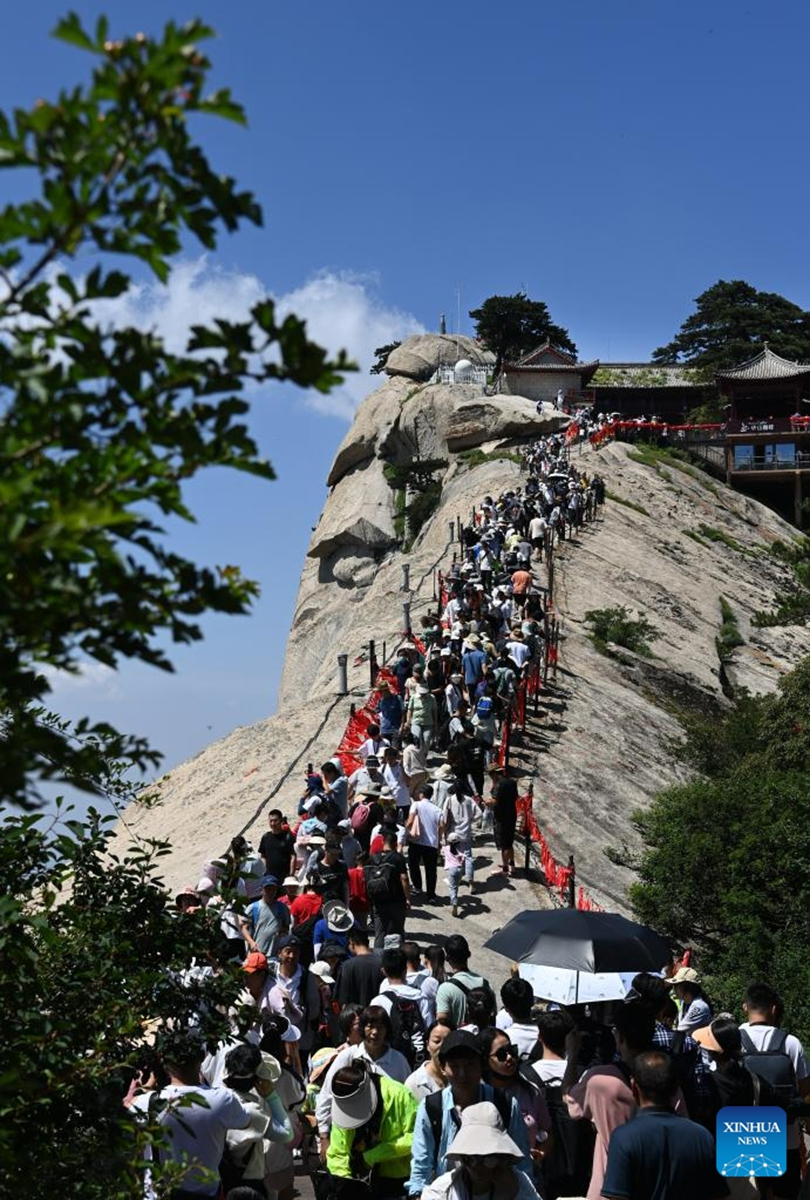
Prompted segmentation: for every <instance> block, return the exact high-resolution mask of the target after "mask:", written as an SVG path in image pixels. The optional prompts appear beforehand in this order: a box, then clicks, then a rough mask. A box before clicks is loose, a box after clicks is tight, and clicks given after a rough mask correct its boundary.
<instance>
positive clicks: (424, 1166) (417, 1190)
mask: <svg viewBox="0 0 810 1200" xmlns="http://www.w3.org/2000/svg"><path fill="white" fill-rule="evenodd" d="M492 1096H493V1089H492V1087H491V1086H490V1085H489V1084H488V1083H482V1084H481V1085H480V1088H479V1092H478V1100H479V1101H480V1100H491V1099H492ZM441 1097H442V1133H441V1138H440V1139H439V1148H438V1153H437V1151H436V1144H435V1142H434V1140H433V1129H432V1127H431V1124H430V1117H429V1116H428V1114H427V1110H426V1109H425V1101H424V1100H422V1101H420V1104H419V1108H418V1110H417V1113H416V1124H415V1126H414V1130H413V1146H412V1148H411V1177H410V1179H409V1180H408V1182H407V1183H406V1185H405V1190H406V1192H407V1193H408V1195H409V1196H413V1197H417V1196H421V1195H422V1192H423V1191H424V1189H425V1188H426V1187H427V1185H428V1184H429V1183H432V1182H433V1180H434V1179H437V1178H438V1176H439V1175H443V1174H444V1173H445V1171H449V1170H450V1164H449V1163H448V1162H447V1147H448V1146H449V1145H450V1143H451V1142H452V1140H453V1138H454V1137H455V1136H456V1133H457V1132H458V1129H459V1124H460V1121H459V1117H458V1113H456V1114H455V1118H454V1117H453V1116H452V1115H451V1109H454V1107H455V1105H454V1101H453V1089H452V1087H446V1088H444V1089H443V1090H442V1092H441ZM511 1112H512V1116H511V1119H510V1121H509V1128H508V1130H507V1133H508V1134H509V1136H510V1137H511V1138H512V1140H513V1141H514V1142H517V1145H518V1147H519V1148H520V1149H521V1150H522V1151H523V1155H524V1157H523V1158H522V1159H521V1160H520V1162H518V1163H515V1166H516V1167H517V1168H518V1170H520V1171H523V1173H524V1175H528V1177H529V1179H531V1177H532V1168H531V1161H530V1159H529V1141H528V1138H527V1137H526V1125H525V1124H524V1121H523V1114H522V1113H521V1111H520V1106H519V1105H518V1102H517V1100H515V1099H514V1098H513V1099H512V1105H511ZM434 1163H435V1166H434ZM689 1200H694V1198H693V1197H690V1198H689Z"/></svg>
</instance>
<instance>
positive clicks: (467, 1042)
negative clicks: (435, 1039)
mask: <svg viewBox="0 0 810 1200" xmlns="http://www.w3.org/2000/svg"><path fill="white" fill-rule="evenodd" d="M457 1054H468V1055H472V1056H474V1057H476V1058H480V1057H481V1046H480V1044H479V1042H478V1038H477V1037H476V1035H475V1034H474V1033H470V1031H469V1029H454V1030H453V1032H452V1033H448V1035H447V1037H446V1038H445V1039H444V1041H443V1042H442V1044H441V1047H440V1049H439V1062H441V1063H443V1062H446V1061H447V1059H448V1058H449V1057H450V1056H451V1055H453V1056H455V1055H457Z"/></svg>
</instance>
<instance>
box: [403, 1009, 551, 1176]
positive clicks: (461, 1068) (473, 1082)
mask: <svg viewBox="0 0 810 1200" xmlns="http://www.w3.org/2000/svg"><path fill="white" fill-rule="evenodd" d="M438 1057H439V1062H440V1064H441V1066H442V1069H443V1070H444V1073H445V1075H446V1076H447V1079H448V1086H447V1087H446V1088H444V1089H443V1090H442V1091H439V1092H434V1093H433V1094H432V1095H431V1096H427V1097H426V1098H425V1099H424V1100H422V1101H421V1102H420V1104H419V1109H418V1112H417V1114H416V1124H415V1126H414V1131H413V1149H412V1154H411V1176H410V1179H409V1180H408V1182H407V1184H406V1191H407V1193H408V1195H409V1196H412V1197H414V1200H416V1198H417V1197H419V1196H421V1195H422V1192H423V1191H424V1189H425V1188H426V1187H427V1186H428V1184H430V1183H432V1182H433V1180H434V1179H436V1178H437V1177H438V1176H439V1175H443V1174H444V1173H445V1172H446V1171H447V1170H448V1169H449V1164H448V1162H447V1148H448V1146H449V1145H450V1143H451V1142H452V1141H453V1138H454V1137H455V1136H456V1133H457V1132H458V1130H459V1128H460V1126H461V1113H462V1112H463V1111H464V1110H465V1109H466V1108H469V1107H470V1105H472V1104H479V1103H480V1102H481V1101H482V1100H489V1101H490V1102H491V1103H493V1104H494V1105H495V1107H496V1108H497V1110H498V1112H499V1114H500V1117H501V1120H502V1122H503V1126H504V1129H505V1130H506V1131H507V1133H508V1134H509V1136H510V1137H511V1138H512V1140H513V1141H514V1142H516V1143H517V1146H518V1148H519V1149H520V1152H521V1154H522V1155H523V1157H522V1158H521V1159H520V1161H519V1162H518V1163H517V1164H516V1165H517V1166H518V1168H519V1169H520V1170H521V1171H522V1172H523V1173H524V1174H525V1175H527V1176H528V1177H529V1178H531V1164H530V1159H529V1147H528V1142H527V1138H526V1127H525V1125H524V1123H523V1117H522V1115H521V1112H520V1108H519V1106H518V1104H517V1102H516V1101H515V1100H514V1099H512V1098H511V1097H508V1096H504V1095H502V1094H501V1093H499V1092H496V1090H495V1089H494V1088H493V1087H491V1086H490V1085H489V1084H488V1083H484V1082H483V1079H482V1069H483V1063H482V1059H481V1047H480V1046H479V1044H478V1038H477V1036H476V1035H475V1034H473V1033H469V1032H468V1031H467V1030H466V1029H456V1030H454V1031H453V1032H452V1033H450V1034H448V1035H447V1037H446V1038H445V1039H444V1041H443V1042H442V1045H441V1049H440V1050H439V1055H438Z"/></svg>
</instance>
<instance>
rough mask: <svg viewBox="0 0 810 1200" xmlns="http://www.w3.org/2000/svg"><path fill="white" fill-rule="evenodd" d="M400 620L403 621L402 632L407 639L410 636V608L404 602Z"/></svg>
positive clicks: (407, 603)
mask: <svg viewBox="0 0 810 1200" xmlns="http://www.w3.org/2000/svg"><path fill="white" fill-rule="evenodd" d="M402 619H403V621H404V630H405V633H406V634H407V635H408V637H410V636H411V633H412V630H411V606H410V604H409V602H408V601H407V600H406V601H405V602H404V604H403V605H402Z"/></svg>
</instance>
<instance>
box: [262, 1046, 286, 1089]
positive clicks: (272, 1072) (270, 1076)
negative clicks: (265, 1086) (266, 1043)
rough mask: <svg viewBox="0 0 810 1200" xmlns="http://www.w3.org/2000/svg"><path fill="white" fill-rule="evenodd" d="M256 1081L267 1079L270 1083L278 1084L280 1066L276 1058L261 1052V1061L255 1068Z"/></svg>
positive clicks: (264, 1051) (263, 1051)
mask: <svg viewBox="0 0 810 1200" xmlns="http://www.w3.org/2000/svg"><path fill="white" fill-rule="evenodd" d="M256 1078H257V1079H267V1080H269V1081H270V1083H278V1081H279V1079H281V1065H280V1063H279V1061H278V1059H277V1058H273V1055H272V1054H268V1053H267V1051H266V1050H262V1061H261V1063H260V1064H259V1066H258V1067H257V1068H256Z"/></svg>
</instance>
